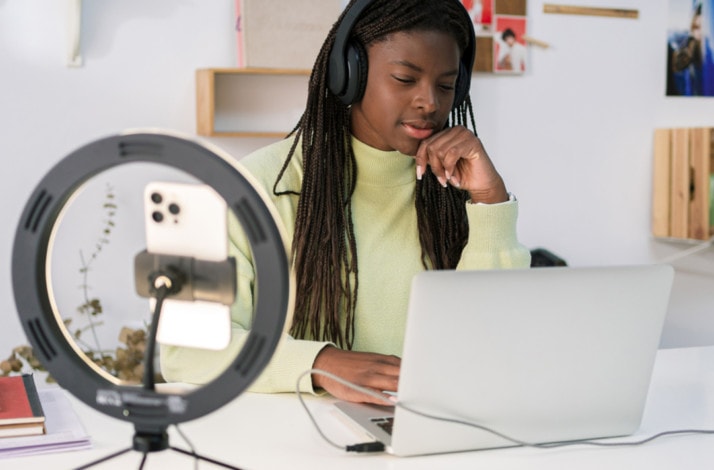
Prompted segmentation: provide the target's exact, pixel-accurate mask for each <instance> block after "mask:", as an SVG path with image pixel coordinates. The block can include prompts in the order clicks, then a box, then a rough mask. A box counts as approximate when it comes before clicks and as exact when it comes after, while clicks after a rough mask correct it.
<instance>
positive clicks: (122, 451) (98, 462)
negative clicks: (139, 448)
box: [76, 447, 132, 470]
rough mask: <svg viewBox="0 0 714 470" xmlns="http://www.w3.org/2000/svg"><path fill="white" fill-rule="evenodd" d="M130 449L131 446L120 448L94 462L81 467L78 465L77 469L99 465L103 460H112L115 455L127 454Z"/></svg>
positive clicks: (82, 469)
mask: <svg viewBox="0 0 714 470" xmlns="http://www.w3.org/2000/svg"><path fill="white" fill-rule="evenodd" d="M130 450H132V448H131V447H127V448H126V449H122V450H120V451H118V452H114V453H113V454H109V455H107V456H106V457H102V458H100V459H97V460H95V461H94V462H89V463H88V464H85V465H82V466H81V467H77V468H76V470H84V469H86V468H89V467H93V466H95V465H98V464H100V463H102V462H106V461H107V460H111V459H113V458H114V457H119V456H120V455H122V454H126V453H127V452H129V451H130Z"/></svg>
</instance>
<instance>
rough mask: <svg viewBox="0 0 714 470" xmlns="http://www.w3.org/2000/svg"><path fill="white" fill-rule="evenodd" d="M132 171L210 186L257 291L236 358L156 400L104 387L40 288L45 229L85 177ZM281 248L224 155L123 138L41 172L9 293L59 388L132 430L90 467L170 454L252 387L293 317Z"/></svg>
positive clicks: (252, 192) (251, 190) (153, 138)
mask: <svg viewBox="0 0 714 470" xmlns="http://www.w3.org/2000/svg"><path fill="white" fill-rule="evenodd" d="M134 162H150V163H159V164H163V165H168V166H172V167H174V168H177V169H180V170H184V171H185V172H187V173H189V174H191V175H193V176H194V177H196V178H198V179H199V180H201V181H203V182H204V183H206V184H209V185H210V186H212V187H213V189H214V190H215V191H216V192H217V193H218V194H220V195H221V196H222V197H223V199H225V201H226V202H227V204H228V207H229V208H230V209H231V210H232V211H233V213H234V214H235V216H236V217H237V218H238V220H239V222H240V223H241V224H242V226H243V228H244V230H245V232H246V234H247V237H248V241H249V243H250V246H251V249H252V251H253V257H254V263H255V271H256V283H257V285H258V286H261V291H260V295H258V296H257V297H256V301H255V304H254V321H253V325H252V328H251V331H250V332H249V334H248V337H247V339H246V342H245V345H244V346H243V348H242V349H241V351H240V353H239V354H238V355H237V357H236V358H235V359H234V360H233V362H232V363H231V364H230V365H229V366H228V367H227V368H226V369H225V370H224V371H223V372H222V373H221V374H220V375H219V376H218V377H217V378H215V379H214V380H213V381H211V382H209V383H207V384H205V385H204V386H202V387H199V388H197V389H195V390H192V391H190V392H187V393H185V394H172V393H157V392H156V391H154V390H153V388H151V389H146V388H142V387H139V386H136V385H129V384H126V383H122V382H121V381H119V380H118V379H113V378H111V379H110V378H108V374H106V373H103V371H101V370H99V369H98V367H97V366H96V365H94V364H93V363H92V362H91V361H90V360H88V359H87V358H86V356H84V354H82V353H81V351H78V350H77V349H75V347H74V345H73V344H72V343H73V341H72V339H71V338H70V337H69V335H68V333H67V330H66V329H65V328H64V326H63V323H62V319H61V315H60V312H59V311H57V308H56V306H55V302H54V299H53V297H52V294H51V286H48V277H49V261H50V259H51V257H50V254H51V252H52V248H53V247H52V243H53V229H54V227H55V224H56V223H57V222H58V220H61V215H62V210H63V208H64V206H65V205H66V204H67V202H68V201H69V200H70V199H71V198H72V196H73V195H74V193H75V192H76V191H77V190H78V189H79V188H80V187H81V186H82V185H83V184H84V183H85V182H86V181H87V180H89V179H90V178H92V177H93V176H94V175H97V174H98V173H101V172H102V171H105V170H108V169H110V168H113V167H115V166H118V165H122V164H126V163H134ZM286 247H287V245H286V242H285V238H284V235H283V232H282V229H281V226H280V225H279V224H278V223H277V222H276V218H275V216H274V214H273V212H272V211H271V209H270V206H269V204H267V203H266V199H265V198H264V197H263V196H262V193H261V192H260V190H259V189H258V188H257V187H256V186H254V185H253V183H252V182H251V180H250V179H249V177H248V176H247V175H245V174H244V173H243V172H242V171H241V169H240V167H239V166H238V165H236V164H235V163H234V162H233V161H232V159H231V157H230V156H229V155H227V154H224V153H223V152H221V151H219V150H218V149H215V148H209V147H208V146H207V145H205V144H201V143H198V142H195V141H191V140H188V139H185V138H182V137H178V136H175V135H170V134H165V133H158V132H136V133H126V134H121V135H117V136H112V137H108V138H104V139H100V140H97V141H94V142H92V143H90V144H88V145H86V146H84V147H81V148H79V149H78V150H76V151H74V152H73V153H71V154H70V155H68V156H67V157H65V158H64V159H63V160H61V161H60V162H59V163H58V164H57V165H56V166H55V167H54V168H52V169H51V170H50V172H49V173H48V174H47V175H46V176H45V177H44V178H43V179H42V181H41V182H40V183H39V185H38V186H37V187H36V188H35V190H34V191H33V193H32V195H31V197H30V199H29V201H28V203H27V205H26V206H25V208H24V210H23V213H22V216H21V219H20V223H19V225H18V227H17V230H16V234H15V240H14V246H13V254H12V280H13V290H14V296H15V303H16V305H17V310H18V313H19V316H20V320H21V322H22V326H23V328H24V330H25V333H26V334H27V337H28V340H29V341H30V343H31V344H32V346H33V347H34V349H35V351H36V352H37V355H38V358H39V359H40V361H41V362H42V363H43V365H44V366H45V367H46V368H47V370H48V371H49V372H50V373H51V374H52V376H53V377H54V378H55V379H56V380H57V382H58V383H59V385H60V386H62V387H63V388H65V389H67V390H68V391H69V392H70V393H72V394H73V395H74V396H75V397H77V398H78V399H79V400H81V401H82V402H84V403H85V404H87V405H88V406H90V407H92V408H94V409H95V410H97V411H99V412H101V413H104V414H106V415H109V416H111V417H113V418H116V419H120V420H124V421H129V422H131V423H133V424H134V428H135V435H134V439H133V446H132V447H131V448H128V449H125V450H123V451H120V452H117V453H115V454H113V455H111V456H108V457H106V458H104V459H101V460H98V461H96V462H94V463H99V462H102V461H105V460H108V459H110V458H113V457H115V456H118V455H120V454H122V453H125V452H128V451H130V450H131V449H132V448H133V449H134V450H137V451H139V452H142V453H143V454H144V459H145V458H146V455H147V453H148V452H153V451H159V450H164V449H166V448H169V444H168V435H167V429H168V427H169V426H170V425H172V424H178V423H181V422H185V421H190V420H193V419H196V418H199V417H201V416H203V415H206V414H208V413H211V412H212V411H214V410H216V409H218V408H220V407H221V406H223V405H225V404H226V403H228V402H230V401H231V400H233V399H234V398H236V397H237V396H238V395H240V394H241V393H242V392H243V391H244V390H245V389H246V388H248V386H249V385H250V384H251V383H252V382H253V380H255V379H256V378H257V376H258V375H259V374H260V372H262V370H263V369H264V368H265V366H266V365H267V363H268V361H269V360H270V359H271V357H272V355H273V352H274V351H275V348H276V347H277V344H278V342H279V340H280V337H281V334H282V332H283V328H284V326H285V324H286V319H287V317H288V315H289V314H290V313H291V309H292V301H293V288H294V286H293V284H292V282H291V278H290V270H289V260H288V255H287V248H286ZM153 340H154V338H149V341H153ZM147 359H149V360H151V359H153V358H147ZM170 448H171V449H174V450H177V451H179V452H182V453H185V454H189V455H193V456H194V457H196V458H202V459H204V460H208V461H211V462H213V463H217V464H219V465H224V466H226V467H230V466H229V465H225V464H221V463H220V462H216V461H213V460H211V459H207V458H204V457H202V456H199V455H198V454H195V453H192V452H187V451H185V450H182V449H177V448H174V447H170ZM94 463H93V464H94ZM93 464H90V465H93ZM142 465H143V461H142Z"/></svg>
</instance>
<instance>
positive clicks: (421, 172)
mask: <svg viewBox="0 0 714 470" xmlns="http://www.w3.org/2000/svg"><path fill="white" fill-rule="evenodd" d="M416 175H417V179H418V180H419V181H421V177H422V176H424V167H422V166H421V165H417V166H416Z"/></svg>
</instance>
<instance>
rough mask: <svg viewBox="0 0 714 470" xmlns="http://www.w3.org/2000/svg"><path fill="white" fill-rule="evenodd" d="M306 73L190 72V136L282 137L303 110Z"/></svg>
mask: <svg viewBox="0 0 714 470" xmlns="http://www.w3.org/2000/svg"><path fill="white" fill-rule="evenodd" d="M309 76H310V70H298V69H267V68H210V69H199V70H197V71H196V132H197V133H198V134H199V135H204V136H220V137H273V138H281V137H285V135H287V133H288V132H290V131H291V130H292V129H293V127H295V125H296V124H297V122H298V120H299V119H300V116H302V113H303V111H304V109H305V102H306V100H307V88H308V87H307V86H308V80H309Z"/></svg>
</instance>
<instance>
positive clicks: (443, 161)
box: [415, 126, 508, 204]
mask: <svg viewBox="0 0 714 470" xmlns="http://www.w3.org/2000/svg"><path fill="white" fill-rule="evenodd" d="M415 158H416V166H417V178H419V179H421V175H423V174H424V170H425V169H426V167H427V165H428V166H430V167H431V171H432V173H434V175H435V176H436V177H437V179H438V180H439V182H440V183H441V185H442V186H446V185H447V184H452V185H453V186H456V187H458V188H461V189H464V190H466V191H468V192H469V194H470V195H471V202H474V203H476V202H483V203H487V204H494V203H497V202H504V201H507V200H508V193H507V192H506V185H505V184H504V182H503V179H502V178H501V175H499V174H498V172H497V171H496V168H494V166H493V163H492V162H491V159H490V158H489V156H488V154H487V153H486V150H485V149H484V148H483V145H482V144H481V139H479V138H478V137H476V136H475V135H474V133H473V132H471V131H470V130H468V129H466V128H465V127H463V126H456V127H450V128H447V129H444V130H443V131H441V132H439V133H437V134H434V135H432V136H431V137H429V138H428V139H424V140H423V141H422V142H421V144H420V145H419V148H418V149H417V154H416V157H415Z"/></svg>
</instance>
